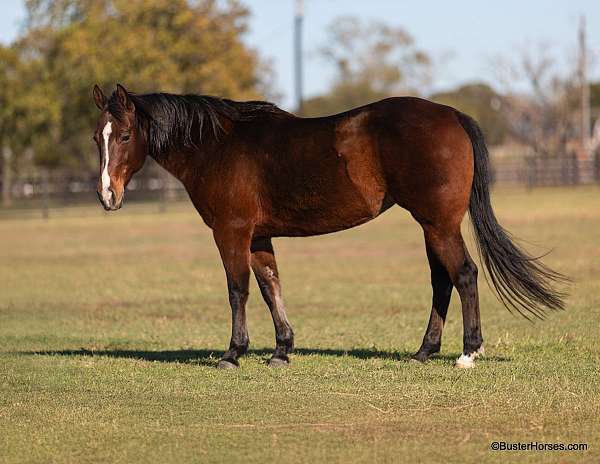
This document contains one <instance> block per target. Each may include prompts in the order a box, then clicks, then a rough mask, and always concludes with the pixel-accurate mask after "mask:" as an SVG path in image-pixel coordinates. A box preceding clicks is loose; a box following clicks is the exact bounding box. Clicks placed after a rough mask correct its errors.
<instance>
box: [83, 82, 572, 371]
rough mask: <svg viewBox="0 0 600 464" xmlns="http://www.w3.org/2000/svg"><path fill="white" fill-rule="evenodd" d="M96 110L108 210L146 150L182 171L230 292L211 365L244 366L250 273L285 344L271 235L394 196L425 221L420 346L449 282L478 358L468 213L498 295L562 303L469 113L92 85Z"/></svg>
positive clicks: (279, 356)
mask: <svg viewBox="0 0 600 464" xmlns="http://www.w3.org/2000/svg"><path fill="white" fill-rule="evenodd" d="M93 96H94V101H95V103H96V106H97V107H98V108H99V110H100V116H99V117H98V122H97V125H96V130H95V133H94V140H95V141H96V144H97V147H98V153H99V158H100V178H99V180H98V189H97V192H98V196H99V198H100V202H101V203H102V205H103V206H104V208H105V209H106V210H109V211H114V210H118V209H119V208H120V207H121V205H122V204H123V195H124V191H125V187H126V186H127V184H128V182H129V181H130V179H131V177H132V176H133V175H134V174H135V173H136V172H137V171H139V170H140V169H141V167H142V165H143V164H144V160H145V158H146V156H151V157H152V158H154V159H155V160H156V161H157V162H158V164H160V165H161V166H162V167H163V168H164V169H166V170H167V171H168V172H170V173H171V174H172V175H173V176H175V177H176V178H177V179H179V180H180V181H181V182H182V184H183V185H184V187H185V189H186V190H187V192H188V194H189V196H190V199H191V201H192V203H193V204H194V206H195V208H196V210H197V211H198V213H199V214H200V216H201V217H202V219H203V221H204V222H205V223H206V224H207V225H208V227H210V228H211V229H212V232H213V236H214V240H215V243H216V246H217V248H218V249H219V252H220V255H221V259H222V261H223V266H224V268H225V274H226V277H227V288H228V291H229V303H230V305H231V311H232V335H231V342H230V344H229V349H228V350H227V351H226V352H225V353H224V355H223V357H222V359H221V360H220V361H219V363H218V367H220V368H234V367H238V366H239V362H238V358H239V357H240V356H242V355H243V354H245V353H246V351H247V349H248V343H249V338H248V329H247V327H246V308H245V307H246V301H247V299H248V285H249V279H250V270H251V269H252V271H253V272H254V275H255V277H256V280H257V282H258V285H259V288H260V291H261V293H262V296H263V298H264V301H265V303H266V305H267V306H268V308H269V310H270V312H271V316H272V318H273V323H274V325H275V339H276V347H275V351H274V353H273V355H272V357H271V359H270V360H269V364H270V365H272V366H280V365H287V364H288V363H289V361H290V360H289V354H290V353H291V352H292V350H293V347H294V332H293V331H292V327H291V325H290V323H289V322H288V319H287V316H286V310H285V306H284V303H283V299H282V295H281V286H280V281H279V275H278V271H277V263H276V261H275V254H274V251H273V245H272V243H271V239H272V238H273V237H304V236H311V235H318V234H326V233H331V232H336V231H340V230H344V229H348V228H350V227H354V226H357V225H359V224H363V223H365V222H367V221H370V220H371V219H374V218H376V217H377V216H379V215H380V214H381V213H383V212H384V211H385V210H387V209H389V208H390V207H391V206H393V205H395V204H397V205H400V206H401V207H403V208H405V209H406V210H408V211H409V212H410V214H411V215H412V216H413V217H414V219H415V220H416V221H417V222H418V223H419V224H420V225H421V227H422V229H423V232H424V236H425V248H426V252H427V258H428V261H429V266H430V268H431V286H432V289H433V303H432V308H431V315H430V317H429V324H428V325H427V329H426V331H425V336H424V337H423V342H422V344H421V347H420V348H419V350H418V351H417V352H416V353H415V354H414V355H413V358H414V359H415V360H417V361H421V362H425V361H427V359H428V358H429V357H430V356H432V355H433V354H435V353H437V352H439V350H440V346H441V338H442V330H443V327H444V322H445V320H446V313H447V310H448V304H449V302H450V295H451V293H452V289H453V288H456V290H457V291H458V294H459V296H460V300H461V304H462V317H463V329H464V337H463V345H464V347H463V352H462V354H461V355H460V357H459V358H458V359H457V361H456V366H457V367H463V368H469V367H473V366H474V365H475V364H474V360H475V358H476V357H477V356H478V355H479V354H481V353H482V348H483V347H482V343H483V338H482V335H481V322H480V315H479V301H478V293H477V267H476V265H475V263H474V262H473V260H472V259H471V256H470V255H469V252H468V250H467V248H466V246H465V243H464V241H463V237H462V235H461V222H462V220H463V217H464V215H465V213H466V211H467V210H468V211H469V214H470V217H471V221H472V224H473V229H474V234H475V237H476V241H477V245H478V251H479V253H480V256H481V259H482V262H483V264H484V265H485V267H486V268H487V271H488V272H487V274H488V275H489V281H491V284H492V286H493V287H494V289H495V290H496V293H497V294H498V296H499V299H500V300H501V301H502V302H503V303H504V305H505V306H506V307H508V308H509V309H514V310H516V311H518V312H519V313H521V314H523V315H525V316H526V317H527V314H529V315H533V316H537V317H540V318H541V317H543V315H544V311H545V310H547V309H551V310H556V309H563V308H564V303H563V294H562V293H561V292H559V291H557V290H556V285H555V284H557V283H559V282H560V281H562V280H563V276H562V275H560V274H558V273H557V272H555V271H553V270H551V269H549V268H548V267H546V266H545V265H543V264H542V263H540V262H539V260H538V259H537V258H533V257H531V256H530V255H529V254H527V253H526V252H524V251H522V250H521V249H520V248H519V247H518V246H516V245H515V244H514V243H513V241H512V240H511V238H510V235H509V234H508V233H507V232H506V231H505V230H504V229H503V228H502V227H501V226H500V225H499V224H498V221H497V220H496V217H495V216H494V212H493V210H492V206H491V203H490V194H489V183H490V167H489V158H488V151H487V148H486V145H485V142H484V138H483V135H482V132H481V130H480V128H479V126H478V125H477V123H476V122H475V121H474V120H473V119H472V118H471V117H469V116H467V115H465V114H463V113H461V112H459V111H458V110H456V109H454V108H451V107H449V106H444V105H440V104H436V103H433V102H430V101H427V100H423V99H420V98H414V97H397V98H388V99H385V100H381V101H379V102H376V103H371V104H369V105H366V106H362V107H360V108H355V109H352V110H350V111H346V112H344V113H340V114H336V115H333V116H327V117H320V118H301V117H297V116H295V115H292V114H290V113H288V112H286V111H283V110H281V109H279V108H278V107H277V106H275V105H273V104H271V103H268V102H262V101H249V102H236V101H232V100H228V99H222V98H216V97H210V96H203V95H173V94H168V93H151V94H135V93H130V92H128V91H127V90H126V89H125V88H124V87H123V86H121V85H117V88H116V90H115V91H114V92H113V93H112V95H111V96H110V98H108V97H106V96H105V95H104V93H103V92H102V90H101V89H100V88H99V87H98V86H97V85H96V86H95V87H94V90H93Z"/></svg>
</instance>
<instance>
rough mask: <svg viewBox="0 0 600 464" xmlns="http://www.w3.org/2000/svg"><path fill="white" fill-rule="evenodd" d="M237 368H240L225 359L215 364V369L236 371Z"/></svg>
mask: <svg viewBox="0 0 600 464" xmlns="http://www.w3.org/2000/svg"><path fill="white" fill-rule="evenodd" d="M238 367H240V366H238V365H237V364H236V363H234V362H232V361H229V360H227V359H221V360H220V361H219V364H217V369H237V368H238Z"/></svg>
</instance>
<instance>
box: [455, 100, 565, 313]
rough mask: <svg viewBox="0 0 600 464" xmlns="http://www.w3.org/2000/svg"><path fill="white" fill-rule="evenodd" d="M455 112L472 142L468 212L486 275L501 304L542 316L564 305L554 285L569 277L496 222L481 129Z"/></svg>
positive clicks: (485, 149) (518, 310) (469, 119)
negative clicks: (528, 250)
mask: <svg viewBox="0 0 600 464" xmlns="http://www.w3.org/2000/svg"><path fill="white" fill-rule="evenodd" d="M457 116H458V119H459V121H460V123H461V125H462V126H463V128H464V129H465V131H466V132H467V134H468V135H469V138H470V139H471V143H472V144H473V155H474V163H475V168H474V176H473V186H472V189H471V198H470V202H469V215H470V216H471V222H472V223H473V228H474V230H475V237H476V239H477V248H478V251H479V256H480V258H481V261H482V262H483V263H484V265H485V267H486V269H487V275H486V277H487V276H489V280H490V281H491V283H492V285H493V287H494V289H495V290H496V293H497V294H498V297H499V299H500V301H501V302H502V303H503V304H504V306H506V307H507V308H508V310H509V311H510V310H512V309H514V310H516V311H517V312H518V313H519V314H521V315H522V316H524V317H525V318H527V319H529V317H528V316H527V312H528V313H530V314H533V315H534V316H536V317H538V318H540V319H543V317H544V310H545V309H553V310H557V309H564V301H563V299H564V297H565V294H564V293H562V292H560V291H557V290H556V288H555V287H556V284H558V283H565V282H568V281H569V279H568V278H566V277H565V276H563V275H562V274H559V273H558V272H555V271H553V270H552V269H550V268H548V267H547V266H545V265H544V264H542V263H541V262H540V261H539V258H536V257H532V256H530V255H529V254H527V253H526V252H525V251H523V250H521V249H520V248H519V247H518V246H517V245H515V244H514V243H513V241H512V239H511V235H510V233H508V232H507V231H506V230H505V229H504V228H503V227H502V226H501V225H500V224H498V220H497V219H496V216H494V211H493V209H492V204H491V202H490V192H489V184H490V162H489V154H488V150H487V147H486V145H485V140H484V138H483V133H482V132H481V129H480V127H479V125H478V124H477V123H476V122H475V120H473V118H471V117H469V116H467V115H466V114H463V113H460V112H457ZM524 311H525V312H524Z"/></svg>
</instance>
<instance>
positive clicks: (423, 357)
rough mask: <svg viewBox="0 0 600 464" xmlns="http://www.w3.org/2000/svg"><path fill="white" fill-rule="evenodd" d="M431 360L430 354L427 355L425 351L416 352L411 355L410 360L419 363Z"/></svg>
mask: <svg viewBox="0 0 600 464" xmlns="http://www.w3.org/2000/svg"><path fill="white" fill-rule="evenodd" d="M428 360H429V356H427V354H425V353H421V352H419V353H415V354H413V355H412V356H411V357H410V360H409V361H410V362H411V363H415V364H416V363H418V364H425V363H426V362H427V361H428Z"/></svg>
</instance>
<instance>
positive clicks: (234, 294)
mask: <svg viewBox="0 0 600 464" xmlns="http://www.w3.org/2000/svg"><path fill="white" fill-rule="evenodd" d="M213 235H214V238H215V243H216V244H217V247H218V249H219V253H220V254H221V260H222V261H223V267H224V268H225V274H226V276H227V290H228V292H229V304H230V306H231V341H230V343H229V349H228V350H227V351H226V352H225V354H224V355H223V357H222V358H221V360H220V361H219V364H218V366H217V367H219V368H221V369H232V368H236V367H239V362H238V358H239V357H240V356H242V355H244V354H245V353H246V352H247V351H248V344H249V343H250V339H249V337H248V327H247V325H246V301H247V300H248V285H249V281H250V240H251V236H252V231H251V230H248V229H243V228H230V227H222V228H221V227H219V228H215V229H214V232H213Z"/></svg>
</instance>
